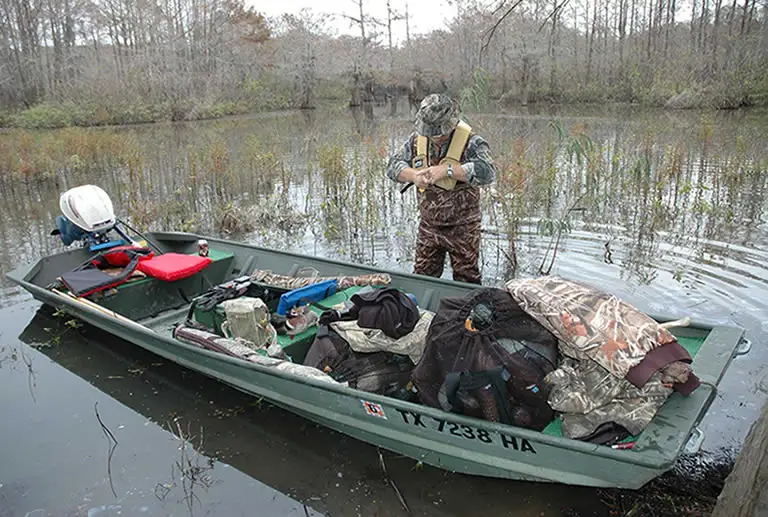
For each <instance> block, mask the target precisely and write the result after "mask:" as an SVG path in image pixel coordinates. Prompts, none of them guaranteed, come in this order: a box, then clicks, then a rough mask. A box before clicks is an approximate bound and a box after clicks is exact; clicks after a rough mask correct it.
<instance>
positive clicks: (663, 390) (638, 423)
mask: <svg viewBox="0 0 768 517" xmlns="http://www.w3.org/2000/svg"><path fill="white" fill-rule="evenodd" d="M544 380H545V381H546V382H547V383H548V384H549V385H550V386H551V387H552V391H551V392H550V394H549V399H548V402H549V405H550V406H551V407H552V409H554V410H555V411H560V412H562V413H563V415H562V418H563V435H564V436H566V437H568V438H581V437H584V436H588V435H590V434H592V433H593V432H594V431H595V430H596V429H597V428H598V427H599V426H600V425H601V424H604V423H607V422H615V423H617V424H619V425H621V426H623V427H624V428H625V429H627V431H629V432H630V433H631V434H633V435H637V434H639V433H640V432H641V431H642V430H643V429H645V427H646V426H647V425H648V423H649V422H650V421H651V420H652V419H653V417H654V415H655V414H656V411H658V409H659V408H660V407H661V406H662V404H664V401H665V400H666V399H667V397H668V396H669V395H670V394H671V393H672V388H669V387H667V386H665V385H664V384H663V383H662V382H661V379H660V374H659V373H655V374H654V375H653V377H651V379H650V380H649V381H648V382H647V383H646V384H645V385H644V386H643V388H642V389H640V388H637V387H635V386H634V385H632V384H631V383H630V382H629V381H627V380H626V379H619V378H617V377H615V376H614V375H612V374H611V373H610V372H609V371H608V370H606V369H605V368H603V367H602V366H600V365H599V364H597V363H596V362H594V361H590V360H586V361H576V360H573V359H565V360H564V361H563V362H562V364H561V365H560V367H559V368H558V369H557V370H555V371H553V372H551V373H549V374H548V375H547V376H546V377H545V379H544Z"/></svg>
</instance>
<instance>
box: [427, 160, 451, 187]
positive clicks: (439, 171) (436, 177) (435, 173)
mask: <svg viewBox="0 0 768 517" xmlns="http://www.w3.org/2000/svg"><path fill="white" fill-rule="evenodd" d="M426 173H427V174H428V175H429V180H430V183H435V182H437V181H440V180H441V179H443V178H447V177H448V165H447V164H443V165H433V166H431V167H429V168H427V169H426Z"/></svg>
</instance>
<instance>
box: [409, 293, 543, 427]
mask: <svg viewBox="0 0 768 517" xmlns="http://www.w3.org/2000/svg"><path fill="white" fill-rule="evenodd" d="M556 364H557V338H556V337H555V336H554V335H553V334H552V333H551V332H549V331H548V330H547V329H545V328H544V327H543V326H542V325H540V324H539V323H538V322H536V321H535V320H534V319H533V318H531V317H530V316H529V315H528V314H526V313H525V312H524V311H523V310H522V309H521V308H520V307H519V306H518V305H517V303H516V302H515V301H514V300H513V299H512V297H511V296H510V295H509V293H507V292H505V291H503V290H501V289H494V288H480V289H475V290H473V291H472V292H470V293H469V294H467V295H466V296H463V297H454V298H443V299H442V300H441V301H440V309H439V310H438V312H437V314H436V315H435V318H434V319H433V320H432V324H431V326H430V328H429V334H428V335H427V345H426V348H425V350H424V355H423V357H422V359H421V361H420V362H419V364H418V366H417V367H416V368H415V369H414V371H413V375H412V380H413V382H414V384H415V385H416V387H417V388H418V392H419V399H420V400H421V402H422V403H424V404H426V405H428V406H432V407H436V408H441V409H443V410H445V411H453V412H459V413H463V414H465V415H469V416H474V417H477V418H483V419H485V420H490V421H496V422H501V423H505V424H510V425H516V426H519V427H526V428H530V429H537V430H541V429H543V428H544V427H546V426H547V424H548V423H549V422H550V421H551V420H552V419H553V418H554V412H553V411H552V409H551V408H550V407H549V404H548V403H547V398H548V396H549V391H550V390H549V387H548V386H547V384H546V383H545V382H544V377H545V376H546V375H547V374H548V373H549V372H551V371H553V370H554V369H555V368H556Z"/></svg>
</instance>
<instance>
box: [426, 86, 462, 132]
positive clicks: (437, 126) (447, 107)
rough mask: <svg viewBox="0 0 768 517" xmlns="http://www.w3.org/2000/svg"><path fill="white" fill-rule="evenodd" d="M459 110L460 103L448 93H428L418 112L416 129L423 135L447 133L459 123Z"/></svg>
mask: <svg viewBox="0 0 768 517" xmlns="http://www.w3.org/2000/svg"><path fill="white" fill-rule="evenodd" d="M458 112H459V107H458V105H457V104H456V102H454V100H453V99H451V98H450V97H448V96H447V95H444V94H442V93H433V94H431V95H427V96H426V97H424V100H423V101H421V105H420V106H419V111H418V112H417V113H416V131H417V132H418V133H419V134H420V135H423V136H441V135H447V134H449V133H450V132H451V131H453V128H455V127H456V124H458V123H459V117H458Z"/></svg>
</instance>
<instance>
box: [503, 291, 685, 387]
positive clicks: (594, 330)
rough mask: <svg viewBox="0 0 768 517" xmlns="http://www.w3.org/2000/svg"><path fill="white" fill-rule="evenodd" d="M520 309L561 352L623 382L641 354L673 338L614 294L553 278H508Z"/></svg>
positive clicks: (512, 293)
mask: <svg viewBox="0 0 768 517" xmlns="http://www.w3.org/2000/svg"><path fill="white" fill-rule="evenodd" d="M505 288H506V290H507V291H508V292H509V293H510V294H511V295H512V297H513V298H514V299H515V301H516V302H517V303H518V304H520V307H521V308H522V309H523V310H524V311H525V312H527V313H528V314H530V315H531V316H532V317H533V318H534V319H535V320H536V321H538V322H539V323H541V324H542V325H544V326H545V327H546V328H547V329H548V330H549V331H551V332H552V333H553V334H555V335H556V336H557V337H558V338H559V339H560V351H561V352H562V353H563V354H565V355H567V356H569V357H572V358H575V359H592V360H593V361H595V362H596V363H597V364H599V365H600V366H602V367H603V368H605V369H606V370H608V371H609V372H610V373H611V374H613V375H614V376H616V377H618V378H624V377H625V376H626V375H627V372H628V371H629V370H630V368H632V367H633V366H636V365H637V364H639V363H640V362H641V361H642V360H643V358H644V357H645V354H646V353H648V352H650V351H651V350H653V349H654V348H657V347H659V346H662V345H666V344H668V343H676V341H677V340H676V339H675V337H674V336H673V335H672V334H671V333H670V332H669V331H668V330H666V329H665V328H663V327H661V326H659V324H658V323H657V322H656V321H654V320H653V319H652V318H650V317H649V316H647V315H646V314H644V313H642V312H640V311H639V310H637V309H635V308H634V307H632V306H631V305H629V304H627V303H624V302H622V301H621V300H619V299H618V298H616V297H615V296H613V295H610V294H607V293H603V292H601V291H597V290H596V289H592V288H591V287H587V286H584V285H581V284H578V283H576V282H571V281H569V280H565V279H563V278H559V277H555V276H545V277H541V278H534V279H526V280H511V281H509V282H507V284H506V286H505Z"/></svg>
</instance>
